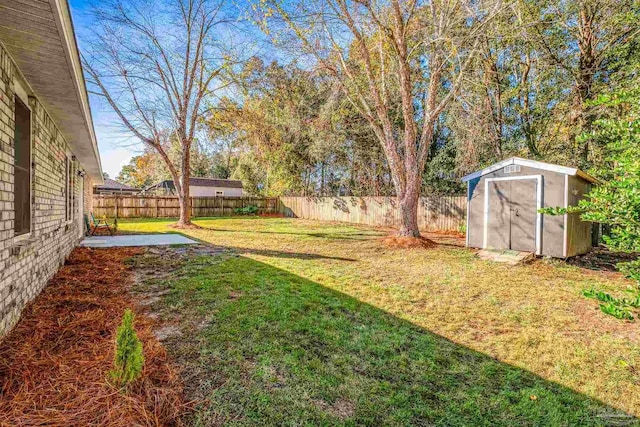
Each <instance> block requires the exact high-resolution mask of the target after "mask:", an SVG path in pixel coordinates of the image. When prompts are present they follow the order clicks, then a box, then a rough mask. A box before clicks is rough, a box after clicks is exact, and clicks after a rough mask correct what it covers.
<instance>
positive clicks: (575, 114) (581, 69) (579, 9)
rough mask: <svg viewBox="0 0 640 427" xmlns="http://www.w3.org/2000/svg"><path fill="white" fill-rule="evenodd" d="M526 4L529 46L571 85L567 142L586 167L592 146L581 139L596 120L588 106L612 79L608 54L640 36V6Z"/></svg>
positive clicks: (625, 0)
mask: <svg viewBox="0 0 640 427" xmlns="http://www.w3.org/2000/svg"><path fill="white" fill-rule="evenodd" d="M522 4H523V7H525V8H528V9H529V10H530V11H532V12H531V13H530V16H531V17H532V18H533V21H532V22H531V24H532V25H531V26H530V29H529V30H528V35H529V37H530V41H532V42H533V43H535V45H536V47H537V48H538V50H539V52H540V54H541V55H542V56H543V57H544V59H545V61H546V63H547V64H548V66H550V67H554V68H556V69H557V71H558V73H564V74H566V76H567V77H568V79H569V80H570V82H571V86H570V87H569V88H567V89H569V90H570V99H571V101H570V104H569V105H568V106H567V109H566V111H567V112H568V114H567V115H568V124H569V128H568V132H567V133H568V135H567V137H568V141H567V142H568V143H569V148H570V149H571V151H572V154H573V155H574V157H575V158H576V159H577V160H578V161H577V163H578V164H579V166H581V167H583V168H588V167H590V166H592V163H591V162H590V159H589V155H590V141H589V140H586V139H584V138H578V136H579V135H580V134H581V133H583V132H589V131H591V129H592V125H593V122H594V120H595V119H596V116H595V115H594V114H593V109H592V108H590V107H589V105H590V103H589V102H588V101H589V100H592V99H594V98H595V97H596V96H597V95H598V91H597V89H598V85H599V83H601V82H606V81H607V80H608V79H609V78H610V76H609V75H608V71H609V63H610V60H611V57H610V52H612V51H616V50H617V49H618V48H619V47H620V46H624V45H626V44H628V43H630V42H631V41H633V40H635V39H637V37H638V35H639V34H640V28H639V27H638V19H640V5H639V4H638V2H637V1H635V0H578V1H557V0H538V1H525V0H522ZM566 118H567V117H565V119H566Z"/></svg>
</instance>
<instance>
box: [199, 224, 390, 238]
mask: <svg viewBox="0 0 640 427" xmlns="http://www.w3.org/2000/svg"><path fill="white" fill-rule="evenodd" d="M202 229H204V230H207V231H217V232H221V233H251V234H253V233H257V234H278V235H282V234H284V235H291V236H307V237H317V238H319V239H334V240H364V239H367V238H371V237H380V236H386V233H383V232H372V233H351V232H348V231H341V232H335V233H321V232H317V233H313V232H306V233H295V232H292V231H265V230H233V229H228V228H216V227H202Z"/></svg>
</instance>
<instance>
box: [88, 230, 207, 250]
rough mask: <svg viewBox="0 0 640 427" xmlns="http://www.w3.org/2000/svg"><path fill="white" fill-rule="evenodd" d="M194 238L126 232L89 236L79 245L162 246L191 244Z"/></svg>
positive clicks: (104, 246) (99, 246)
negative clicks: (122, 233)
mask: <svg viewBox="0 0 640 427" xmlns="http://www.w3.org/2000/svg"><path fill="white" fill-rule="evenodd" d="M196 243H198V242H196V241H195V240H191V239H188V238H186V237H184V236H183V235H181V234H173V233H171V234H127V235H123V236H89V237H86V238H85V239H84V240H83V241H82V242H80V245H81V246H86V247H89V248H112V247H116V246H164V245H192V244H196Z"/></svg>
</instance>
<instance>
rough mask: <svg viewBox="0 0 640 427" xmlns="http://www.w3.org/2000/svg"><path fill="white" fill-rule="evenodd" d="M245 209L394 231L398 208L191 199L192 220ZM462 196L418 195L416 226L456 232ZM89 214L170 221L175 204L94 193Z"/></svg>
mask: <svg viewBox="0 0 640 427" xmlns="http://www.w3.org/2000/svg"><path fill="white" fill-rule="evenodd" d="M250 205H255V206H257V207H258V213H261V214H262V213H266V214H273V213H280V214H283V215H284V216H286V217H293V218H305V219H315V220H319V221H339V222H349V223H354V224H366V225H373V226H386V227H398V226H399V224H400V209H399V206H398V201H397V199H396V198H395V197H280V198H274V197H270V198H260V197H192V198H190V207H191V215H192V216H193V217H220V216H231V215H235V209H236V208H242V207H246V206H250ZM466 209H467V200H466V197H464V196H444V197H422V198H420V204H419V206H418V225H419V226H420V228H421V229H423V230H460V229H461V228H462V227H463V226H464V225H465V221H466ZM93 213H94V215H95V216H96V217H102V216H106V217H108V218H115V217H117V218H138V217H140V218H175V217H178V216H179V214H180V204H179V202H178V198H177V197H175V196H139V195H97V194H96V195H93Z"/></svg>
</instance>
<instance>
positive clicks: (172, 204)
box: [93, 194, 278, 218]
mask: <svg viewBox="0 0 640 427" xmlns="http://www.w3.org/2000/svg"><path fill="white" fill-rule="evenodd" d="M189 203H190V205H189V206H190V209H191V215H192V216H193V217H215V216H231V215H236V213H235V209H236V208H243V207H246V206H251V205H255V206H257V207H258V213H269V214H271V213H277V208H278V200H277V199H276V198H257V197H191V198H190V200H189ZM93 214H94V215H95V216H96V217H98V218H100V217H102V216H106V217H108V218H176V217H178V216H180V203H179V201H178V198H177V197H175V196H139V195H98V194H94V195H93Z"/></svg>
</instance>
